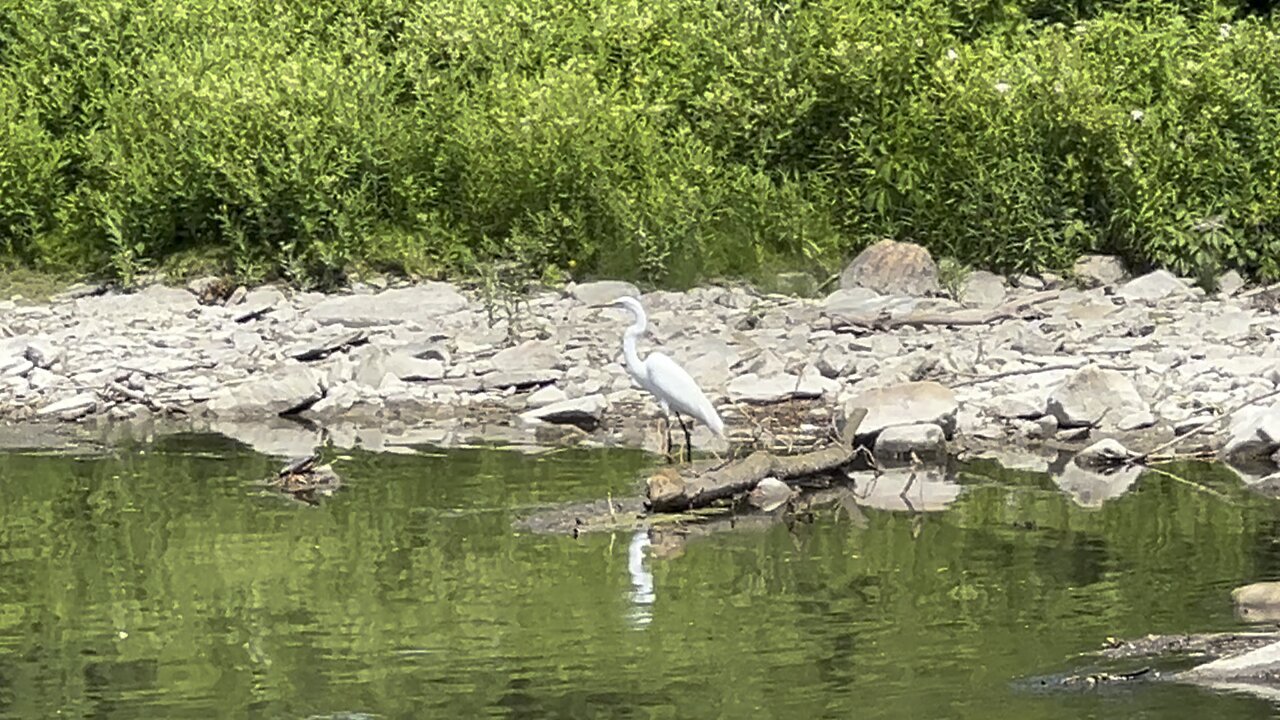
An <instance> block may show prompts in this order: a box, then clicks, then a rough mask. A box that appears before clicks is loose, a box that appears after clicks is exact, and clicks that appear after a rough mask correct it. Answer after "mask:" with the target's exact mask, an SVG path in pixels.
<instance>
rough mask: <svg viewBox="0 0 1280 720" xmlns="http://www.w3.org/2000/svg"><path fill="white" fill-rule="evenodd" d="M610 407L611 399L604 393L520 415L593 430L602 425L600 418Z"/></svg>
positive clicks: (552, 404)
mask: <svg viewBox="0 0 1280 720" xmlns="http://www.w3.org/2000/svg"><path fill="white" fill-rule="evenodd" d="M608 407H609V401H608V400H606V399H605V397H604V396H603V395H584V396H583V397H580V398H574V399H572V400H562V401H560V402H557V403H551V404H550V405H546V406H543V407H540V408H534V409H532V410H528V411H526V412H524V413H522V414H521V415H520V417H521V418H522V419H525V420H539V421H542V422H546V423H552V424H556V425H574V426H577V427H579V428H582V429H583V430H586V431H587V432H591V431H592V430H594V429H595V428H596V427H598V426H599V425H600V419H601V418H602V417H603V416H604V411H605V410H606V409H607V408H608Z"/></svg>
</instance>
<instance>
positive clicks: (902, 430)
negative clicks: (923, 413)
mask: <svg viewBox="0 0 1280 720" xmlns="http://www.w3.org/2000/svg"><path fill="white" fill-rule="evenodd" d="M946 447H947V440H946V437H945V434H944V433H943V432H942V428H940V427H938V426H937V425H933V424H928V423H922V424H918V425H894V426H891V427H887V428H885V429H884V430H883V431H881V432H880V434H879V435H877V436H876V444H875V456H876V459H877V460H896V459H903V458H910V457H911V456H912V455H916V456H920V457H925V456H929V457H937V456H940V455H942V454H944V453H945V452H946Z"/></svg>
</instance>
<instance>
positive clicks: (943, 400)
mask: <svg viewBox="0 0 1280 720" xmlns="http://www.w3.org/2000/svg"><path fill="white" fill-rule="evenodd" d="M855 408H866V409H867V416H866V417H865V418H863V420H862V424H861V425H860V426H859V427H858V434H859V435H860V436H861V435H873V434H875V433H878V432H880V431H881V430H884V429H885V428H887V427H893V426H895V425H918V424H932V425H937V426H939V427H941V428H942V429H943V431H944V433H945V434H946V436H947V437H950V436H951V434H952V433H953V432H955V426H956V413H957V412H958V411H959V409H960V405H959V403H958V402H957V401H956V394H955V393H954V392H953V391H952V390H951V389H950V388H948V387H946V386H944V385H941V384H939V383H936V382H933V381H922V382H906V383H899V384H896V385H889V386H886V387H881V388H874V389H871V390H868V391H866V392H863V393H859V394H858V395H855V396H854V397H852V398H850V399H849V401H848V402H846V403H845V415H846V416H847V415H848V414H849V413H850V412H851V411H852V410H853V409H855Z"/></svg>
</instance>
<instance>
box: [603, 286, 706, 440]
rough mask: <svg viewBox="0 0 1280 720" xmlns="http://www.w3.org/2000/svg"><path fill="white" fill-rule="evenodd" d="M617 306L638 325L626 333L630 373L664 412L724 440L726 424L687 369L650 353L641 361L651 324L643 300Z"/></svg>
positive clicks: (625, 353)
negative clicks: (640, 348) (641, 341)
mask: <svg viewBox="0 0 1280 720" xmlns="http://www.w3.org/2000/svg"><path fill="white" fill-rule="evenodd" d="M613 304H614V305H618V306H620V307H625V308H627V309H628V310H630V311H631V312H632V314H633V315H635V317H636V321H635V323H634V324H632V325H631V327H629V328H627V330H626V332H624V333H623V334H622V356H623V358H624V359H625V360H626V363H627V373H628V374H630V375H631V377H632V378H634V379H635V381H636V382H637V383H639V384H640V387H642V388H644V389H645V390H647V391H648V392H649V394H651V395H653V397H654V398H655V399H657V401H658V404H659V405H661V406H662V410H663V411H664V412H668V413H669V412H671V411H673V410H674V411H675V412H676V413H677V414H679V415H688V416H689V417H692V418H697V419H698V420H701V421H702V423H703V424H704V425H706V426H707V427H708V428H711V432H714V433H715V434H716V435H719V436H720V437H724V421H723V420H721V419H720V415H719V413H717V412H716V409H715V406H713V405H712V404H711V401H710V400H708V399H707V396H706V395H705V394H703V392H702V388H699V387H698V383H697V382H695V381H694V379H693V378H692V377H690V375H689V373H687V372H685V369H684V368H682V367H680V366H679V365H678V364H677V363H676V361H675V360H672V359H671V358H669V357H667V356H666V355H664V354H663V353H660V352H653V353H649V356H648V357H646V358H644V359H643V360H641V359H640V355H639V354H638V353H637V352H636V339H637V338H639V337H640V336H641V335H643V334H644V331H645V330H646V329H647V328H648V325H649V318H648V316H646V315H645V312H644V306H643V305H641V304H640V301H639V300H636V299H635V298H633V297H622V298H619V299H618V300H616V301H615V302H614V303H613Z"/></svg>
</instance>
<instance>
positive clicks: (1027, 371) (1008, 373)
mask: <svg viewBox="0 0 1280 720" xmlns="http://www.w3.org/2000/svg"><path fill="white" fill-rule="evenodd" d="M1087 364H1088V363H1074V364H1072V363H1061V364H1058V365H1041V366H1039V367H1032V368H1021V369H1018V370H1004V371H1002V372H998V373H995V374H993V375H983V376H982V377H976V378H970V379H969V380H962V381H960V382H958V383H952V384H951V387H953V388H954V387H964V386H965V385H980V384H982V383H985V382H991V381H992V380H1002V379H1004V378H1007V377H1013V376H1015V375H1034V374H1036V373H1042V372H1054V371H1055V370H1079V369H1080V368H1082V367H1084V366H1085V365H1087ZM1095 364H1097V363H1095ZM1097 365H1098V367H1100V368H1102V369H1104V370H1120V371H1123V372H1128V371H1130V370H1137V369H1138V368H1137V366H1134V365H1103V364H1097Z"/></svg>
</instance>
